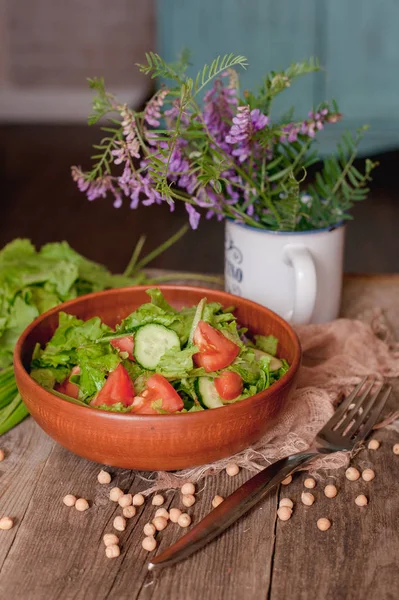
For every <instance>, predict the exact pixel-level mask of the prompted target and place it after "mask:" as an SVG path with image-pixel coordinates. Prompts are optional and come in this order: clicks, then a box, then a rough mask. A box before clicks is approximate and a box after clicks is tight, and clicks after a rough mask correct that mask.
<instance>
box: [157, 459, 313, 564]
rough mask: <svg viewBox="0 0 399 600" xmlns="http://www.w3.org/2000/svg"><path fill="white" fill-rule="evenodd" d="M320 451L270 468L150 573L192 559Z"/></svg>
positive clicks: (159, 560) (182, 540) (168, 551)
mask: <svg viewBox="0 0 399 600" xmlns="http://www.w3.org/2000/svg"><path fill="white" fill-rule="evenodd" d="M317 456H319V453H318V452H311V451H308V452H300V453H298V454H292V455H291V456H287V457H286V458H281V459H280V460H278V461H276V462H275V463H273V464H271V465H269V466H268V467H266V468H265V469H263V470H262V471H260V472H259V473H257V474H256V475H254V477H251V479H248V481H247V482H246V483H244V484H243V485H242V486H240V487H239V488H238V489H237V490H236V491H235V492H233V493H232V494H231V495H230V496H228V497H227V498H226V499H225V500H224V501H223V502H222V503H221V504H219V506H217V507H216V508H214V509H213V510H212V511H211V512H210V513H209V514H208V515H207V516H206V517H205V518H204V519H202V521H200V522H199V523H198V524H197V525H196V526H195V527H193V528H192V529H191V530H190V531H189V532H188V533H186V535H184V536H183V537H182V538H180V539H179V540H178V541H177V542H176V543H175V544H173V545H172V546H170V547H169V548H167V549H166V550H165V551H164V552H162V553H161V554H160V555H159V556H156V557H155V558H153V560H152V561H151V562H150V563H149V565H148V568H149V570H153V569H156V568H161V567H168V566H171V565H173V564H175V563H177V562H179V561H181V560H183V559H185V558H188V557H189V556H191V554H193V553H194V552H196V551H197V550H199V549H200V548H203V547H204V546H205V545H206V544H208V543H209V542H210V541H211V540H213V539H214V538H215V537H217V536H218V535H220V534H221V533H222V532H223V531H225V530H226V529H227V528H228V527H230V525H232V524H233V523H235V521H237V520H238V519H239V518H240V517H241V516H242V515H244V514H245V513H246V512H248V511H249V510H250V509H251V508H252V507H253V506H254V505H255V504H256V503H257V502H259V501H260V500H262V499H263V498H264V497H265V496H266V494H267V493H268V492H269V491H270V490H271V489H273V488H274V487H275V486H277V485H278V484H279V483H280V482H281V481H283V480H284V479H285V478H286V477H287V476H288V475H290V473H293V472H294V471H296V470H297V469H298V468H299V467H301V466H302V465H305V464H307V463H310V462H312V461H313V460H314V459H315V458H317Z"/></svg>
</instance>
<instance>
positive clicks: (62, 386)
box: [55, 366, 80, 400]
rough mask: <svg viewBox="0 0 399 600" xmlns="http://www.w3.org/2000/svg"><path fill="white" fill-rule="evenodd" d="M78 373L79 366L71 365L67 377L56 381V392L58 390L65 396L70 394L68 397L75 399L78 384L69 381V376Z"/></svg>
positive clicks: (76, 397)
mask: <svg viewBox="0 0 399 600" xmlns="http://www.w3.org/2000/svg"><path fill="white" fill-rule="evenodd" d="M79 373H80V367H79V366H76V367H73V369H72V371H71V372H70V373H69V375H68V377H67V378H66V379H64V381H63V382H62V383H57V384H56V385H55V389H56V390H57V392H60V393H61V394H65V396H70V398H75V399H76V400H77V399H78V397H79V386H78V385H77V383H72V382H71V381H69V378H70V377H71V376H72V375H79Z"/></svg>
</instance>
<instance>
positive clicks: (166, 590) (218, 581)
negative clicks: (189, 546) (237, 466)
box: [115, 473, 276, 600]
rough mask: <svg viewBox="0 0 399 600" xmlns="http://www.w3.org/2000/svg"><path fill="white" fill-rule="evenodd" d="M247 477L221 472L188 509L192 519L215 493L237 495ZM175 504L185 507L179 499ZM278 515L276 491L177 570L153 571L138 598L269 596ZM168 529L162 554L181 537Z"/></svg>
mask: <svg viewBox="0 0 399 600" xmlns="http://www.w3.org/2000/svg"><path fill="white" fill-rule="evenodd" d="M248 477H249V475H248V473H240V475H239V476H237V477H235V478H230V477H228V476H227V475H226V474H225V473H221V474H219V475H218V476H217V477H212V478H210V479H208V481H207V483H206V487H205V489H204V491H203V492H202V493H200V494H199V495H198V496H199V501H198V503H197V504H195V505H194V507H192V508H193V509H194V510H192V509H189V510H188V512H189V513H192V514H193V520H194V521H197V520H199V519H201V518H203V517H204V516H205V514H207V513H208V512H209V510H210V509H211V500H212V498H213V497H214V496H215V495H216V494H220V495H222V496H226V495H228V494H230V493H232V492H233V491H234V490H235V489H236V488H237V487H238V486H239V485H241V484H242V483H243V482H244V481H245V480H246V479H248ZM176 500H177V501H178V498H176ZM173 504H174V505H176V504H177V506H179V507H180V508H183V507H182V505H180V504H179V502H177V503H176V504H175V502H174V503H173ZM275 513H276V497H275V496H273V495H272V496H270V497H269V498H267V500H266V501H265V502H263V503H262V504H261V505H259V506H257V507H256V508H255V509H254V510H253V511H252V512H251V513H250V514H249V515H247V516H245V517H244V518H243V519H241V520H240V521H239V522H237V523H236V524H235V525H234V526H233V527H231V528H230V529H229V530H228V531H227V532H226V533H225V534H224V535H223V536H221V537H220V538H219V539H217V540H215V541H214V542H212V543H211V544H210V545H209V546H207V547H206V548H204V549H203V550H202V551H200V552H198V553H197V554H196V555H195V556H193V557H191V558H190V559H188V560H187V561H185V562H183V563H181V564H179V565H177V566H176V567H175V568H172V569H166V570H164V571H161V572H160V573H156V574H154V575H152V574H150V575H149V576H148V577H147V582H146V583H147V587H146V586H143V588H142V591H141V593H140V595H139V596H138V600H149V599H150V598H154V599H157V598H173V599H182V600H183V599H184V600H200V599H202V598H213V599H215V600H222V599H225V598H229V599H230V600H242V598H244V597H245V598H246V599H248V600H258V599H259V598H266V597H267V590H268V588H269V581H270V572H271V565H272V554H273V546H274V523H275ZM164 533H165V535H163V536H162V541H161V544H160V547H159V552H161V551H162V550H164V549H166V547H168V546H169V545H170V544H172V543H173V542H175V541H176V540H177V539H178V537H179V536H180V535H181V531H179V528H178V526H177V527H176V526H171V527H170V528H167V529H166V530H165V532H164ZM152 581H153V584H152ZM120 583H121V584H120V587H119V588H117V592H118V593H117V594H116V595H115V598H117V597H118V595H119V594H121V593H122V592H123V589H124V585H125V583H126V584H127V581H126V582H124V581H123V580H122V581H121V582H120Z"/></svg>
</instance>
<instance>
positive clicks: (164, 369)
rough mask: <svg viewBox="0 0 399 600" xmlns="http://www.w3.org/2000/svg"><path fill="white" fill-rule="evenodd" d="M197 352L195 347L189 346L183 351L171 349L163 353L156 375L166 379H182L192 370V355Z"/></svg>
mask: <svg viewBox="0 0 399 600" xmlns="http://www.w3.org/2000/svg"><path fill="white" fill-rule="evenodd" d="M197 352H198V348H197V347H196V346H189V347H188V348H185V349H184V350H176V349H174V348H172V349H171V350H168V351H167V352H165V354H164V355H163V356H161V359H160V361H159V363H158V365H157V369H156V371H157V373H159V374H160V375H163V376H164V377H166V379H182V378H184V377H187V376H188V374H189V372H190V371H192V370H193V368H194V364H193V355H194V354H196V353H197Z"/></svg>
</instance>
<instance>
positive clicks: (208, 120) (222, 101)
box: [203, 71, 237, 150]
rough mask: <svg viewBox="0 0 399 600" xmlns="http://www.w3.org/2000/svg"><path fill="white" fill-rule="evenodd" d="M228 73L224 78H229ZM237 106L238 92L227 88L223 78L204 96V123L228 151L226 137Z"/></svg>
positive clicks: (224, 74) (214, 137) (232, 88)
mask: <svg viewBox="0 0 399 600" xmlns="http://www.w3.org/2000/svg"><path fill="white" fill-rule="evenodd" d="M229 75H230V73H229V72H228V71H226V72H224V73H222V77H225V76H229ZM236 105H237V92H236V89H235V88H234V87H230V85H229V87H225V86H224V85H223V81H222V79H221V78H218V79H216V80H215V82H214V84H213V87H212V88H211V89H210V90H209V91H208V92H207V93H206V94H205V96H204V111H203V118H204V123H205V125H206V126H207V128H208V131H209V133H210V134H211V136H212V137H213V139H214V140H215V141H216V142H217V143H218V144H219V145H220V146H221V148H222V149H223V150H227V149H228V146H227V145H226V141H227V140H226V136H227V135H228V133H229V130H230V123H231V120H232V119H233V115H234V111H235V107H236Z"/></svg>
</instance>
